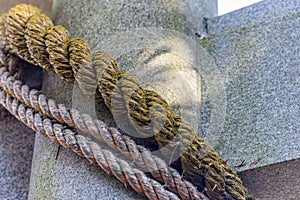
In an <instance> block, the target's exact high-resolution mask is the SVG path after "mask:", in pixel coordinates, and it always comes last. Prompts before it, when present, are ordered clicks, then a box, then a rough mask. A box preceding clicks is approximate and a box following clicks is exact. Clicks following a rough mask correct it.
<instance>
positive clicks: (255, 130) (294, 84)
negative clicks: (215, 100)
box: [200, 0, 300, 170]
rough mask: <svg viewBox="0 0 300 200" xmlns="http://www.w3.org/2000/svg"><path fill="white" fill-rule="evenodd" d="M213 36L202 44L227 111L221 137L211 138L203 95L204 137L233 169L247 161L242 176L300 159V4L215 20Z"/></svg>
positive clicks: (265, 5) (277, 4) (267, 4)
mask: <svg viewBox="0 0 300 200" xmlns="http://www.w3.org/2000/svg"><path fill="white" fill-rule="evenodd" d="M233 19H234V20H233ZM247 20H248V21H247ZM208 31H209V32H208V35H209V37H208V38H206V39H204V40H201V41H200V43H201V44H202V46H203V47H205V48H206V50H207V51H208V53H209V55H210V56H211V57H212V58H213V60H214V62H215V64H216V66H217V68H218V70H219V72H220V74H222V77H223V78H224V80H223V81H224V84H225V98H224V99H225V100H226V103H224V104H226V110H225V112H223V113H220V115H222V116H223V118H224V123H223V127H222V128H223V129H222V132H221V134H219V136H215V135H209V134H206V129H207V127H209V126H210V122H209V121H208V120H207V119H209V118H210V116H209V115H210V110H211V108H210V101H209V100H206V99H205V92H204V93H203V98H204V99H203V115H202V117H203V121H202V122H203V134H204V136H206V137H207V139H208V140H210V138H211V137H212V138H213V143H214V144H213V145H214V146H215V148H216V149H217V150H218V152H219V153H220V155H221V157H222V158H224V159H229V160H228V162H229V163H230V164H232V165H239V164H240V163H241V162H242V161H243V160H245V162H246V165H245V166H244V167H241V168H237V170H245V169H250V168H256V167H259V166H264V165H270V164H273V163H278V162H282V161H286V160H291V159H296V158H299V156H300V145H299V144H300V134H299V133H300V126H299V119H300V109H299V105H300V98H299V96H300V87H299V86H300V79H299V77H300V71H299V69H300V68H299V65H300V58H299V52H300V10H299V1H277V0H275V1H263V2H261V3H258V4H255V5H253V6H251V7H248V8H245V9H241V10H238V11H235V12H233V13H229V14H227V15H224V16H220V17H217V18H214V19H211V20H210V21H209V23H208ZM260 158H261V159H260ZM257 159H259V160H260V162H258V163H257V164H256V162H254V161H255V160H257ZM252 162H254V163H255V164H254V163H252ZM251 163H252V164H251Z"/></svg>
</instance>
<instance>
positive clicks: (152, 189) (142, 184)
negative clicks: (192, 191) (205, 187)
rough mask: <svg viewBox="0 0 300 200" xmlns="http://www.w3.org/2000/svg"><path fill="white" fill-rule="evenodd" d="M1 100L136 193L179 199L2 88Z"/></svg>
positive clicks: (29, 123) (155, 199) (35, 127)
mask: <svg viewBox="0 0 300 200" xmlns="http://www.w3.org/2000/svg"><path fill="white" fill-rule="evenodd" d="M0 103H1V105H2V106H4V107H5V108H6V109H7V110H9V112H10V113H11V114H13V115H14V116H15V117H16V118H17V119H19V120H20V121H22V122H23V123H24V124H25V125H27V126H28V127H29V128H31V129H33V130H34V131H36V132H40V133H42V134H43V135H44V136H45V137H47V138H50V139H51V140H52V141H54V142H56V143H58V144H60V145H62V146H64V147H65V148H70V149H72V150H73V151H74V152H75V153H76V154H78V155H79V156H83V157H85V158H87V159H88V160H89V161H90V162H91V163H96V164H98V165H99V166H100V168H101V169H103V170H104V171H106V172H107V173H109V174H110V173H111V174H113V175H114V176H115V177H116V178H117V179H118V180H119V181H121V182H122V183H125V184H129V185H130V186H131V187H132V188H133V189H134V190H135V191H136V192H138V193H143V194H145V195H146V197H147V198H148V199H150V200H168V199H170V200H179V198H178V197H177V196H176V195H175V194H173V193H171V192H169V191H167V190H165V189H164V187H163V186H162V185H161V184H160V183H158V182H157V181H155V180H153V179H150V178H148V177H147V176H146V175H145V174H144V173H143V172H142V171H140V170H138V169H136V168H133V167H132V166H130V165H129V164H128V163H127V162H126V161H125V160H122V159H120V158H117V157H115V155H114V154H113V153H112V152H111V151H109V150H106V149H102V148H101V147H100V146H99V145H98V144H97V143H95V142H92V141H91V140H90V139H89V138H87V137H85V136H83V135H79V134H77V133H76V132H74V131H72V130H71V129H68V128H65V127H64V126H63V125H62V124H60V123H57V122H53V120H51V119H49V118H47V117H44V116H43V115H42V114H41V113H39V112H36V111H34V110H33V109H32V108H28V107H27V106H26V105H25V104H23V103H20V102H19V101H18V100H17V99H15V98H13V97H12V96H10V95H8V94H7V93H6V92H5V91H4V90H2V89H1V90H0Z"/></svg>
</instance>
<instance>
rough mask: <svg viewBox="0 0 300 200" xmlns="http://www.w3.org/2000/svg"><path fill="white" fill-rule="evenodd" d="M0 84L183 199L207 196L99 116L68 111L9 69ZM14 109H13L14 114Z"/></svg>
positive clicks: (1, 73) (2, 71)
mask: <svg viewBox="0 0 300 200" xmlns="http://www.w3.org/2000/svg"><path fill="white" fill-rule="evenodd" d="M0 84H1V86H2V89H3V90H4V91H5V92H6V93H8V94H9V95H10V96H12V97H14V98H16V99H17V100H18V101H20V102H21V103H23V104H24V105H25V106H26V107H29V108H33V109H34V110H35V111H36V112H38V113H42V114H43V116H45V117H47V118H49V119H53V120H56V121H57V122H59V123H61V124H64V125H65V126H66V125H67V126H68V127H70V128H71V129H75V128H76V129H79V130H81V131H82V132H83V133H85V134H87V135H89V136H92V137H94V138H96V139H97V140H98V141H100V142H104V143H105V144H107V145H108V146H110V147H112V148H113V149H116V150H118V151H119V152H120V153H122V154H123V155H124V156H126V157H128V158H130V159H131V160H132V161H133V162H134V163H136V164H137V165H138V166H139V167H141V168H142V169H143V170H144V171H147V172H150V173H151V175H152V176H153V177H154V178H155V179H156V180H158V181H159V182H161V183H165V186H166V187H167V188H168V189H169V190H170V191H172V192H174V193H175V194H178V195H179V196H180V197H181V199H183V200H190V199H192V200H197V199H206V198H205V196H204V195H203V194H202V193H200V192H199V191H198V190H197V189H196V188H195V187H194V186H193V185H192V184H191V183H190V182H188V181H186V180H184V179H182V176H181V175H180V174H179V173H178V172H177V171H176V170H175V169H173V168H171V167H169V166H168V165H167V164H166V162H165V161H163V160H162V159H160V158H159V157H157V156H154V155H152V153H151V152H150V151H149V150H148V149H146V148H144V147H143V146H140V145H137V144H136V143H135V142H134V141H133V140H132V139H130V137H128V136H126V135H122V134H121V133H120V132H119V131H118V129H116V128H113V127H107V125H106V124H105V123H104V122H103V121H100V120H98V119H93V118H92V117H91V116H90V115H88V114H81V113H80V112H79V111H77V110H76V109H72V110H71V111H69V110H68V109H67V108H66V106H65V105H63V104H56V102H55V101H54V100H52V99H47V98H46V96H45V95H43V94H42V93H41V92H39V91H37V90H35V89H30V88H29V87H28V86H27V85H25V84H23V83H22V82H21V81H19V80H16V78H15V76H12V75H10V72H8V71H7V69H6V68H0ZM14 113H15V112H13V114H14ZM47 130H48V129H47V128H46V133H47V135H46V137H48V138H50V139H52V140H54V141H59V142H60V143H61V144H62V145H63V146H64V147H66V145H65V142H64V140H57V138H58V137H57V135H53V134H48V132H47Z"/></svg>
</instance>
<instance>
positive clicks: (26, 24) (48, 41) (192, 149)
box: [0, 4, 246, 199]
mask: <svg viewBox="0 0 300 200" xmlns="http://www.w3.org/2000/svg"><path fill="white" fill-rule="evenodd" d="M0 43H1V44H0V49H2V50H1V51H2V53H0V58H2V57H3V58H4V59H5V56H3V55H5V54H6V53H7V52H8V53H11V54H15V55H18V56H19V57H20V58H22V59H24V60H26V61H28V62H30V63H32V64H35V65H39V66H42V67H44V68H46V69H49V70H50V71H54V72H55V73H56V74H58V75H59V76H60V77H61V78H62V79H64V80H66V81H68V82H74V81H76V82H77V83H78V85H79V87H80V88H81V89H82V90H83V91H84V92H85V93H87V94H93V93H94V92H95V89H96V88H97V89H98V90H99V91H100V93H101V95H102V97H103V99H104V100H105V103H106V105H107V106H108V107H109V108H112V105H113V106H114V108H115V112H113V114H114V117H115V118H123V119H126V118H127V119H128V121H127V122H126V123H128V122H130V126H129V127H128V124H125V127H127V128H126V131H130V132H134V131H136V132H137V133H136V134H137V135H143V136H145V135H146V136H153V135H154V138H155V140H156V142H157V143H158V145H159V147H160V148H162V147H167V148H164V151H163V152H162V153H163V154H164V155H166V156H168V157H170V155H172V154H173V152H174V151H175V150H176V148H178V146H179V149H180V151H181V152H180V153H181V154H182V155H181V156H180V158H181V166H182V168H183V170H184V172H185V174H184V175H185V177H186V178H187V179H188V180H190V181H191V182H192V183H194V184H195V185H197V186H199V187H200V188H202V189H204V188H206V189H207V194H208V196H209V197H212V198H214V199H245V198H246V192H245V188H244V187H243V185H242V182H241V180H240V179H239V178H238V176H237V174H236V173H235V172H234V171H233V170H232V169H231V168H230V167H229V166H228V165H227V164H226V163H225V162H223V160H222V159H221V158H220V157H219V156H218V154H217V153H216V152H215V151H214V149H213V148H212V147H211V146H210V145H209V144H208V143H207V142H206V141H204V140H203V139H202V138H199V137H196V136H195V134H194V130H193V129H192V127H191V126H190V125H189V124H188V123H186V122H185V121H184V120H183V119H182V118H181V117H180V116H178V115H175V114H173V113H172V111H171V110H170V108H169V106H168V104H167V103H166V102H165V101H164V100H163V99H162V98H161V97H160V96H159V95H158V94H156V93H155V92H151V91H146V90H143V89H142V88H141V86H140V85H139V83H138V82H137V80H135V78H134V77H132V76H130V75H128V74H127V73H125V72H122V71H119V70H118V69H117V64H116V63H115V62H114V60H113V59H112V58H110V57H109V56H108V55H107V54H105V53H104V52H95V53H92V52H91V50H90V47H89V46H88V44H87V42H86V41H84V40H82V39H77V38H71V39H70V38H69V34H68V31H67V30H65V29H64V28H63V27H61V26H53V24H52V22H51V20H50V19H49V18H48V17H47V16H45V15H44V14H42V13H41V11H40V10H38V9H37V8H34V7H32V6H29V5H25V4H20V5H18V6H16V7H14V8H12V9H11V10H10V11H9V12H8V13H7V14H5V15H3V16H2V20H1V22H0ZM3 63H5V60H4V62H3ZM156 105H158V106H160V107H161V108H162V109H152V108H153V107H154V106H156ZM151 111H152V112H151ZM163 118H165V119H166V120H164V121H163V122H161V121H162V120H161V119H163ZM149 124H150V125H149ZM161 124H162V125H163V126H162V128H161V129H160V130H159V131H157V130H156V129H157V127H159V126H161ZM121 125H122V124H121ZM121 127H122V126H121ZM153 133H155V134H153ZM174 139H175V141H176V142H174ZM178 144H179V145H178ZM199 152H200V153H199ZM199 154H200V155H199Z"/></svg>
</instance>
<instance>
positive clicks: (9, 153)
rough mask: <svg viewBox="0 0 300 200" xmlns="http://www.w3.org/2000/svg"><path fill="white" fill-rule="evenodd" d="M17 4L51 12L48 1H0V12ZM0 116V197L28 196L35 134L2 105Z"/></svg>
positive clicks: (15, 197)
mask: <svg viewBox="0 0 300 200" xmlns="http://www.w3.org/2000/svg"><path fill="white" fill-rule="evenodd" d="M18 3H30V4H33V5H35V6H38V7H39V8H40V9H42V10H43V11H44V12H45V13H47V14H49V13H51V5H50V3H49V1H39V0H1V2H0V14H2V13H4V12H7V11H8V10H9V9H10V8H11V7H13V6H15V5H16V4H18ZM23 78H24V77H23ZM34 84H36V83H34ZM39 84H40V83H39ZM0 115H1V116H0V155H1V156H0V199H1V200H2V199H3V200H15V199H18V200H25V199H27V197H28V195H27V194H28V187H29V178H30V172H31V162H32V154H33V146H34V138H35V133H34V132H33V131H32V130H30V129H29V128H27V127H26V126H24V125H23V124H22V123H21V122H19V121H18V120H17V119H16V118H14V117H13V116H11V115H10V114H8V112H6V111H4V110H3V108H2V107H1V108H0Z"/></svg>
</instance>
